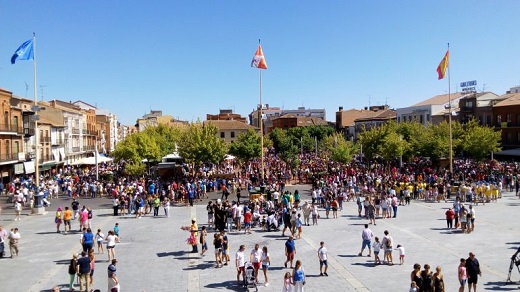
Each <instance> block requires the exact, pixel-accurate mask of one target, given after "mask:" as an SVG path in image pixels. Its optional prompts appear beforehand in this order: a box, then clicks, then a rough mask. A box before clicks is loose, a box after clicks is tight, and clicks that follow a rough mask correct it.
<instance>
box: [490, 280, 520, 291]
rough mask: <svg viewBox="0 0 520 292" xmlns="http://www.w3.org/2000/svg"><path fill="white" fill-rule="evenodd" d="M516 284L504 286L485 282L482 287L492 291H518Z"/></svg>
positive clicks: (498, 283) (502, 283)
mask: <svg viewBox="0 0 520 292" xmlns="http://www.w3.org/2000/svg"><path fill="white" fill-rule="evenodd" d="M518 285H519V284H518V283H512V284H506V282H487V283H484V286H487V287H486V288H485V289H486V290H493V291H518Z"/></svg>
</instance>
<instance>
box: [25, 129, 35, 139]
mask: <svg viewBox="0 0 520 292" xmlns="http://www.w3.org/2000/svg"><path fill="white" fill-rule="evenodd" d="M23 134H24V135H25V138H29V137H31V136H34V129H33V128H23Z"/></svg>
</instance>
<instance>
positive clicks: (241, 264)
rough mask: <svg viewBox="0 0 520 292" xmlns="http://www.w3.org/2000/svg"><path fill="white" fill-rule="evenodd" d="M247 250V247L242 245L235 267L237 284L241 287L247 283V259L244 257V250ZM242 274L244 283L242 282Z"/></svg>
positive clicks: (236, 256)
mask: <svg viewBox="0 0 520 292" xmlns="http://www.w3.org/2000/svg"><path fill="white" fill-rule="evenodd" d="M245 249H246V247H245V245H241V246H240V247H239V249H238V251H237V253H236V254H235V266H236V268H237V282H238V285H239V286H240V285H241V284H242V283H245V281H246V271H245V265H246V258H245V256H244V250H245ZM240 274H242V282H241V281H240Z"/></svg>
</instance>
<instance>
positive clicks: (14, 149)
mask: <svg viewBox="0 0 520 292" xmlns="http://www.w3.org/2000/svg"><path fill="white" fill-rule="evenodd" d="M18 152H20V143H19V142H18V141H14V146H13V153H15V154H16V153H18Z"/></svg>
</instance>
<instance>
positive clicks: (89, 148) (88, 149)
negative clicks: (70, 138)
mask: <svg viewBox="0 0 520 292" xmlns="http://www.w3.org/2000/svg"><path fill="white" fill-rule="evenodd" d="M94 150H95V149H94V146H83V151H94Z"/></svg>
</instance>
